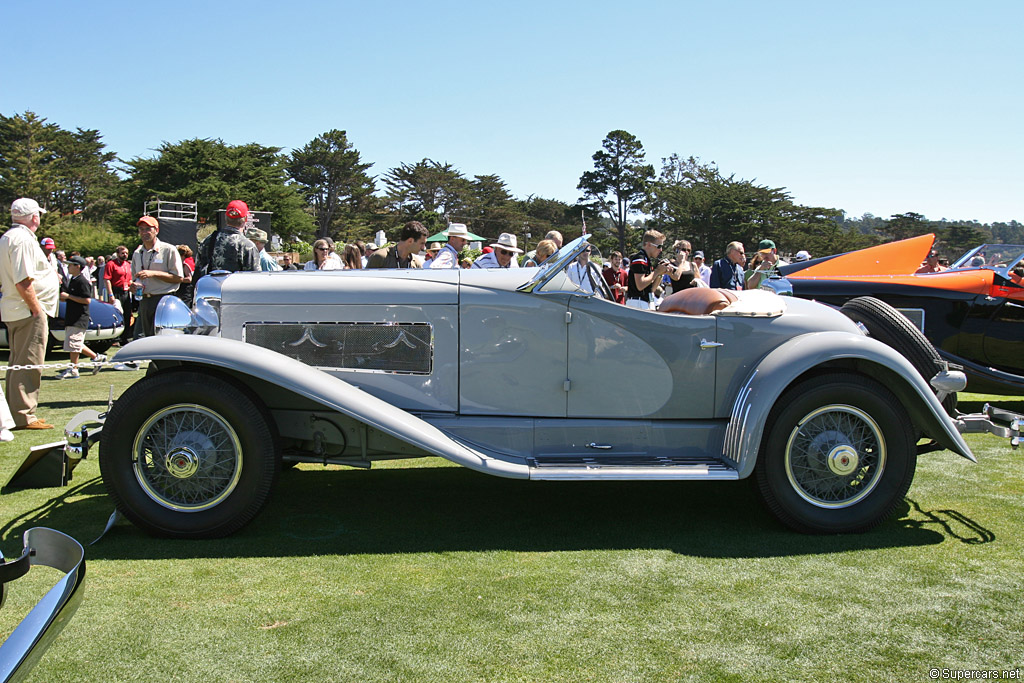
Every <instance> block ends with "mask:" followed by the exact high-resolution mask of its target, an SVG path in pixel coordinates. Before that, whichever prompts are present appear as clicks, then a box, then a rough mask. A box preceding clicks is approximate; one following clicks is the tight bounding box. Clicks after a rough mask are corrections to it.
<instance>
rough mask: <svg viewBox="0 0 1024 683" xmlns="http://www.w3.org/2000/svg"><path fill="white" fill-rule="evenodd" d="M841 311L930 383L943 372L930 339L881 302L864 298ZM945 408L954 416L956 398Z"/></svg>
mask: <svg viewBox="0 0 1024 683" xmlns="http://www.w3.org/2000/svg"><path fill="white" fill-rule="evenodd" d="M839 310H840V311H842V313H843V314H844V315H846V317H847V318H849V319H850V320H852V321H854V322H858V323H861V324H862V325H864V327H865V328H867V331H868V334H869V335H871V336H872V337H874V338H875V339H877V340H878V341H880V342H882V343H883V344H886V345H888V346H891V347H892V348H894V349H896V351H898V352H899V353H900V354H902V355H903V356H904V357H905V358H906V359H907V360H908V361H910V364H911V365H913V366H914V369H915V370H917V371H918V372H919V373H920V374H921V376H922V377H924V380H925V382H926V383H927V382H928V380H930V379H931V378H932V377H934V376H935V373H936V372H938V371H939V370H941V369H942V356H940V355H939V352H938V351H936V350H935V347H934V346H933V345H932V343H931V342H930V341H928V337H926V336H924V333H922V332H921V330H919V329H917V327H915V326H914V324H913V323H912V322H910V320H909V319H907V316H905V315H903V314H902V313H900V312H899V311H897V310H896V309H895V308H893V307H892V306H890V305H889V304H887V303H885V302H884V301H882V300H881V299H876V298H875V297H872V296H860V297H857V298H856V299H850V300H849V301H847V302H846V303H845V304H843V307H842V308H840V309H839ZM929 386H930V385H929ZM942 407H943V408H945V409H946V413H948V414H949V415H954V414H955V410H956V394H955V393H953V394H949V395H948V396H946V397H945V398H944V399H943V400H942Z"/></svg>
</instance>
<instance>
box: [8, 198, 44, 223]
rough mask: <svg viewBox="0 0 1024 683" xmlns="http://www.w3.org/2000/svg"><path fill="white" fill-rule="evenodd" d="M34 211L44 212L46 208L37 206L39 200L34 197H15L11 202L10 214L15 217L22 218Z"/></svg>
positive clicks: (34, 212)
mask: <svg viewBox="0 0 1024 683" xmlns="http://www.w3.org/2000/svg"><path fill="white" fill-rule="evenodd" d="M36 213H39V214H43V213H46V209H44V208H43V207H41V206H39V202H37V201H36V200H34V199H29V198H28V197H22V198H21V199H15V200H14V202H12V203H11V215H12V216H14V217H15V218H23V217H25V216H31V215H33V214H36Z"/></svg>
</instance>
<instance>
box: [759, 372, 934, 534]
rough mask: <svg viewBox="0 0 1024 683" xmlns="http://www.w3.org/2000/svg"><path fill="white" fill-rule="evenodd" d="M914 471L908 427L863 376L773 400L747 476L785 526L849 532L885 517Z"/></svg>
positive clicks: (817, 382) (893, 402) (889, 397)
mask: <svg viewBox="0 0 1024 683" xmlns="http://www.w3.org/2000/svg"><path fill="white" fill-rule="evenodd" d="M916 466H917V450H916V443H915V432H914V428H913V426H912V425H911V423H910V418H909V416H908V415H907V412H906V410H904V408H903V406H902V405H900V403H899V401H898V400H897V398H896V397H895V396H894V395H893V394H892V392H890V391H889V390H888V389H886V388H885V387H884V386H882V385H881V384H879V383H878V382H875V381H874V380H871V379H869V378H866V377H862V376H859V375H846V374H835V375H825V376H819V377H815V378H814V379H812V380H808V381H805V382H802V383H801V384H799V385H797V386H794V387H792V388H790V389H789V390H787V391H786V392H785V393H784V394H783V395H782V396H781V397H780V398H779V400H778V402H777V403H776V407H775V408H774V409H773V410H772V413H771V415H770V417H769V420H768V425H767V427H766V430H765V438H764V439H763V441H762V446H761V451H760V455H759V458H758V463H757V467H756V469H755V477H756V480H757V484H758V489H759V492H760V494H761V498H762V500H763V501H764V503H765V505H766V506H767V507H768V509H769V510H771V511H772V513H773V514H775V516H776V517H778V518H779V519H780V520H781V521H782V522H783V523H784V524H786V525H787V526H789V527H791V528H793V529H796V530H797V531H802V532H806V533H849V532H860V531H867V530H868V529H871V528H873V527H875V526H876V525H878V524H879V523H881V522H882V521H884V520H885V519H887V518H888V517H889V516H890V515H892V513H893V512H894V511H895V509H896V506H897V505H898V504H899V503H900V501H901V500H902V499H903V497H904V496H905V495H906V493H907V489H909V488H910V482H911V481H912V480H913V478H914V470H915V468H916Z"/></svg>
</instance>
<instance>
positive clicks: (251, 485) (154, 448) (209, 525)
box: [100, 369, 281, 538]
mask: <svg viewBox="0 0 1024 683" xmlns="http://www.w3.org/2000/svg"><path fill="white" fill-rule="evenodd" d="M280 466H281V463H280V452H279V449H278V447H277V436H276V431H275V429H274V424H273V422H272V418H271V417H270V414H269V413H268V411H267V409H266V408H265V407H264V406H263V405H262V404H260V403H257V402H255V401H253V400H252V399H250V398H248V396H246V394H245V393H244V392H243V390H242V388H241V387H240V386H238V385H236V384H235V383H234V382H233V381H230V380H229V379H226V378H223V377H221V376H218V375H215V374H208V373H200V372H196V371H193V370H179V369H174V370H170V371H167V372H161V373H157V374H156V375H152V376H148V377H144V378H143V379H141V380H139V381H138V382H136V383H135V384H133V385H132V386H130V387H129V388H128V389H127V390H125V392H124V393H123V394H122V395H121V397H120V398H119V399H118V401H117V402H116V403H115V404H114V407H113V409H112V410H111V411H110V415H109V416H108V417H107V420H106V423H105V424H104V426H103V437H102V440H101V442H100V473H101V474H102V475H103V482H104V484H105V485H106V488H107V491H108V493H109V494H110V497H111V498H113V499H114V503H115V505H116V506H117V509H118V510H120V511H121V513H122V514H124V516H125V517H127V518H128V519H130V520H131V521H132V522H134V523H135V524H136V525H138V526H139V527H141V528H142V529H144V530H145V531H146V532H148V533H150V534H153V535H156V536H168V537H173V538H216V537H220V536H227V535H228V534H231V533H234V532H235V531H237V530H239V529H241V528H242V527H243V526H245V525H246V524H247V523H248V522H250V521H251V520H252V519H253V517H255V516H256V515H257V513H259V511H260V510H261V509H262V508H263V506H264V504H266V502H267V499H268V498H269V497H270V491H271V489H272V488H273V485H274V482H275V480H276V478H277V473H278V471H279V470H280Z"/></svg>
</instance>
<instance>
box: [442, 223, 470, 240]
mask: <svg viewBox="0 0 1024 683" xmlns="http://www.w3.org/2000/svg"><path fill="white" fill-rule="evenodd" d="M444 234H445V236H446V237H448V238H449V239H450V238H452V237H463V238H465V239H469V228H467V227H466V224H465V223H452V224H451V225H449V226H448V229H447V230H445V231H444Z"/></svg>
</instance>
